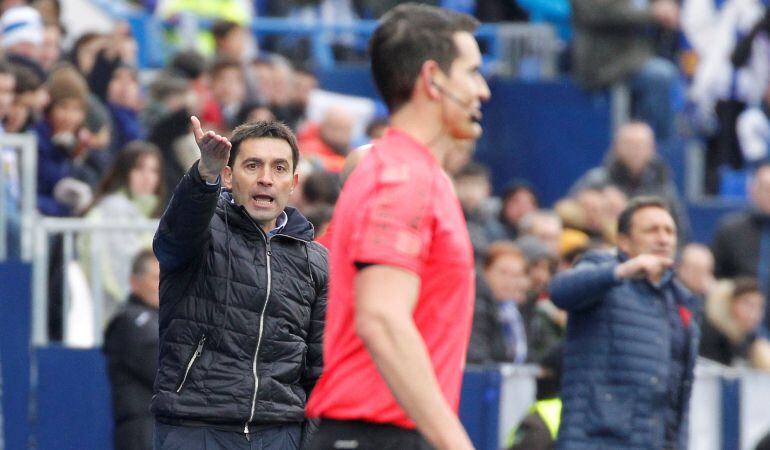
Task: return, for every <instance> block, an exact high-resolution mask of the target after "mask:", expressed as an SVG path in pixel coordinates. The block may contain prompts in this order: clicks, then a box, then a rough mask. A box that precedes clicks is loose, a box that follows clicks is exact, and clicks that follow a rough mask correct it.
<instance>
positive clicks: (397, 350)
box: [355, 265, 473, 450]
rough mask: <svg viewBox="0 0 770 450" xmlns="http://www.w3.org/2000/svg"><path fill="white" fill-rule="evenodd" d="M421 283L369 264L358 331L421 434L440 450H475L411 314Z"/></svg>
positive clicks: (360, 277) (359, 279) (359, 299)
mask: <svg viewBox="0 0 770 450" xmlns="http://www.w3.org/2000/svg"><path fill="white" fill-rule="evenodd" d="M419 289H420V279H419V277H418V276H417V275H415V274H414V273H412V272H409V271H407V270H404V269H401V268H397V267H394V266H387V265H372V266H367V267H365V268H364V269H362V270H361V271H359V272H358V274H357V276H356V280H355V295H356V307H355V316H356V317H355V320H356V323H355V326H356V333H357V334H358V336H359V337H360V338H361V340H362V341H363V343H364V345H365V346H366V349H367V350H368V351H369V353H370V354H371V355H372V359H373V360H374V363H375V364H376V365H377V369H378V370H379V372H380V374H381V375H382V378H383V379H384V380H385V382H386V383H387V385H388V388H389V389H390V391H391V392H392V393H393V396H394V397H395V398H396V401H398V403H399V404H400V405H401V407H402V408H403V409H404V411H405V412H406V414H407V415H408V416H409V418H411V419H412V420H413V421H414V423H415V425H416V426H417V429H418V431H419V432H420V433H421V434H422V435H423V436H424V437H425V439H426V440H428V442H429V443H430V444H431V445H432V446H433V447H435V448H436V449H437V450H467V449H473V444H471V441H470V439H469V438H468V434H467V433H466V432H465V429H464V428H463V426H462V424H461V423H460V420H459V418H458V417H457V415H456V414H455V413H454V411H453V410H452V408H451V407H450V406H449V404H448V403H447V401H446V399H445V398H444V395H443V393H442V391H441V388H440V387H439V383H438V380H437V379H436V376H435V374H434V372H433V367H432V366H431V362H430V357H429V356H428V351H427V349H426V347H425V342H424V341H423V340H422V336H421V335H420V333H419V331H418V330H417V327H416V326H415V324H414V321H413V319H412V313H413V311H414V308H415V306H416V304H417V298H418V293H419Z"/></svg>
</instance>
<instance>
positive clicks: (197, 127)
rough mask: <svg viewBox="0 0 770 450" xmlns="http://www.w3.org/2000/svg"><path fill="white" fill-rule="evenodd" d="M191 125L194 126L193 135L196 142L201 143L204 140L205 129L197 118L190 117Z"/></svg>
mask: <svg viewBox="0 0 770 450" xmlns="http://www.w3.org/2000/svg"><path fill="white" fill-rule="evenodd" d="M190 123H191V124H192V131H193V135H194V136H195V140H196V141H198V142H200V140H201V139H203V129H202V128H201V121H200V120H198V118H197V117H195V116H190Z"/></svg>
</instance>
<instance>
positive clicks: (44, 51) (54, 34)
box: [40, 26, 61, 70]
mask: <svg viewBox="0 0 770 450" xmlns="http://www.w3.org/2000/svg"><path fill="white" fill-rule="evenodd" d="M59 58H61V30H60V29H59V27H58V26H47V27H45V31H44V32H43V45H42V48H41V50H40V65H42V66H43V68H44V69H46V70H50V69H51V68H52V67H53V66H54V64H56V63H57V62H58V61H59Z"/></svg>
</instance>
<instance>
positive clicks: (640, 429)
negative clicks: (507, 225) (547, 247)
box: [551, 197, 699, 450]
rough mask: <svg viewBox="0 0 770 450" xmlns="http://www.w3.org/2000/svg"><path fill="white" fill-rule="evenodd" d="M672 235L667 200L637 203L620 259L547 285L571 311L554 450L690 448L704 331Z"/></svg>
mask: <svg viewBox="0 0 770 450" xmlns="http://www.w3.org/2000/svg"><path fill="white" fill-rule="evenodd" d="M676 231H677V230H676V223H675V222H674V218H673V216H672V214H671V211H670V209H669V207H668V205H667V204H666V203H665V201H664V200H662V199H660V198H656V197H637V198H635V199H633V200H632V201H631V202H630V203H629V205H628V207H627V208H626V209H625V210H624V211H623V213H622V214H621V215H620V218H619V219H618V251H617V253H616V254H611V253H600V252H589V253H588V254H586V255H585V257H584V258H583V260H582V261H580V262H579V263H578V264H577V266H576V267H575V268H574V269H572V270H569V271H566V272H563V273H561V274H559V275H557V276H556V277H555V278H554V280H553V282H552V283H551V300H552V301H553V302H554V303H555V304H556V305H557V306H559V307H560V308H563V309H565V310H567V311H568V312H569V323H568V325H567V340H566V348H565V357H564V373H563V380H562V401H563V410H562V420H561V428H560V430H559V438H558V443H557V448H559V449H562V450H574V449H578V450H579V449H586V450H588V449H591V450H596V449H612V450H621V449H631V448H647V449H656V450H662V449H666V450H668V449H676V450H685V449H686V448H687V437H688V427H687V423H688V409H689V408H688V405H689V400H690V394H691V392H692V381H693V368H694V365H695V359H696V357H697V354H698V339H699V330H698V327H697V323H696V321H695V320H694V319H693V308H694V306H695V298H694V296H693V295H692V294H691V293H690V292H689V291H688V290H687V289H686V288H685V287H684V286H683V285H682V284H681V283H680V282H679V281H678V280H677V279H676V278H675V274H674V271H673V270H672V268H671V267H672V265H673V263H674V256H675V253H676V248H677V238H676V236H677V235H676Z"/></svg>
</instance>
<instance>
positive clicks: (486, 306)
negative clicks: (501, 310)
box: [466, 276, 533, 365]
mask: <svg viewBox="0 0 770 450" xmlns="http://www.w3.org/2000/svg"><path fill="white" fill-rule="evenodd" d="M531 305H532V304H531V303H525V304H523V305H518V306H517V308H518V310H519V314H521V317H522V321H523V324H524V326H525V331H527V330H526V328H527V327H528V325H529V319H530V317H531V316H532V312H533V310H532V307H531ZM527 334H529V333H527ZM514 358H515V355H511V354H510V352H509V350H508V344H507V343H506V341H505V336H504V335H503V328H502V323H501V320H500V316H499V314H498V305H497V301H496V300H495V299H494V297H493V295H492V291H491V290H490V288H489V285H488V284H487V282H486V281H485V280H484V278H483V277H481V276H477V277H476V301H475V303H474V309H473V328H472V329H471V340H470V344H469V345H468V356H467V358H466V359H467V361H468V364H480V365H488V364H500V363H512V362H513V360H514Z"/></svg>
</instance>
